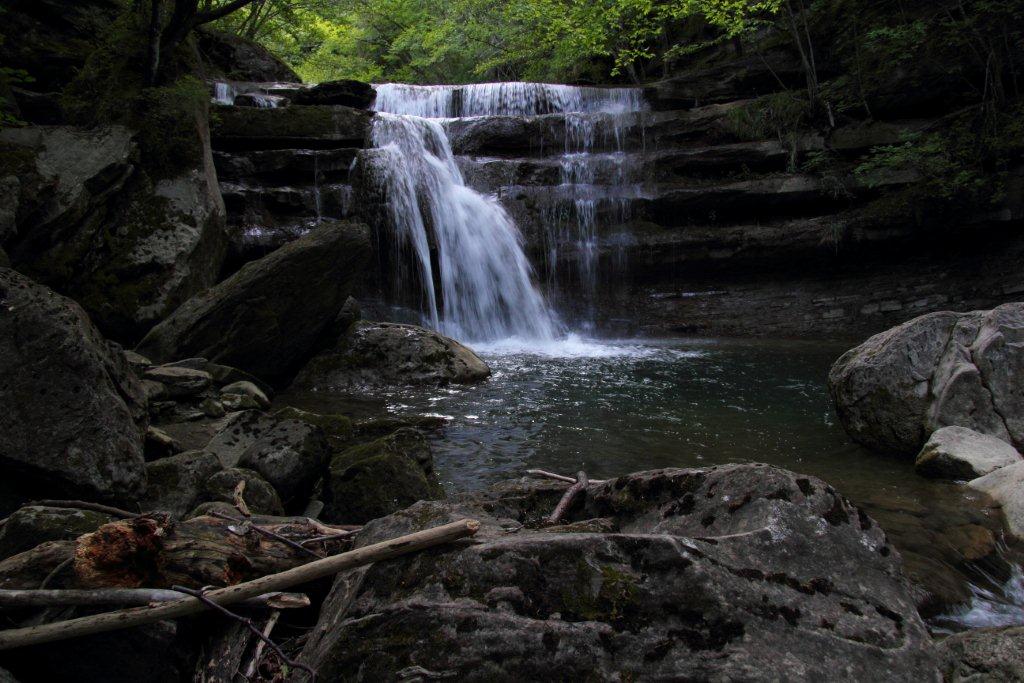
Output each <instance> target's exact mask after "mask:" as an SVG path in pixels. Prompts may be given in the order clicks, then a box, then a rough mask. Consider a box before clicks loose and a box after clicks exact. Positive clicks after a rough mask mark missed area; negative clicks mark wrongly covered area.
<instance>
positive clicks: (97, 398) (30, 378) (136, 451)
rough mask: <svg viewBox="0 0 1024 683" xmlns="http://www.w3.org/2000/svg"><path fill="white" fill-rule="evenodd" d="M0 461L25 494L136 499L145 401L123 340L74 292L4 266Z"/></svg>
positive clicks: (0, 286)
mask: <svg viewBox="0 0 1024 683" xmlns="http://www.w3.org/2000/svg"><path fill="white" fill-rule="evenodd" d="M0 406H3V409H2V410H0V467H2V469H3V472H4V478H5V479H7V482H6V483H7V484H14V483H15V482H18V483H19V484H20V488H21V492H22V493H24V495H25V496H26V498H28V497H32V496H38V495H39V493H45V494H47V495H45V496H39V497H50V498H56V497H60V496H62V495H65V496H69V497H84V498H91V499H107V500H115V501H116V500H121V501H124V500H132V499H135V498H137V497H138V496H139V495H140V494H141V493H142V491H143V488H144V487H145V483H146V470H145V460H144V459H143V435H144V432H145V428H146V424H145V423H146V404H145V394H144V392H143V388H142V385H141V384H140V383H139V381H138V380H137V379H136V377H135V375H134V374H133V373H132V371H131V369H130V368H129V367H128V363H127V361H126V360H125V357H124V354H123V353H122V352H121V349H120V347H118V346H117V345H116V344H112V343H111V342H108V341H107V340H106V339H104V338H103V337H102V336H101V335H100V333H99V332H98V331H97V330H96V328H95V327H94V326H93V324H92V323H91V322H90V321H89V318H88V316H86V314H85V312H84V311H83V310H82V309H81V308H80V307H79V306H78V305H77V304H76V303H74V302H73V301H71V300H70V299H66V298H65V297H62V296H60V295H59V294H56V293H55V292H53V291H52V290H50V289H49V288H47V287H44V286H42V285H40V284H37V283H35V282H33V281H32V280H29V279H28V278H26V277H24V276H23V275H21V274H19V273H16V272H15V271H13V270H10V269H8V268H0Z"/></svg>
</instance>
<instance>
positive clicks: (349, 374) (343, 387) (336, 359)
mask: <svg viewBox="0 0 1024 683" xmlns="http://www.w3.org/2000/svg"><path fill="white" fill-rule="evenodd" d="M490 374H491V370H490V368H488V367H487V364H486V363H484V362H483V360H481V359H480V357H479V356H477V355H476V354H475V353H473V351H472V350H471V349H469V348H468V347H466V346H463V345H462V344H460V343H459V342H457V341H455V340H454V339H450V338H449V337H445V336H444V335H442V334H438V333H437V332H434V331H432V330H428V329H426V328H423V327H418V326H416V325H403V324H398V323H372V322H365V321H360V322H357V323H355V324H354V325H352V326H351V327H349V329H348V331H347V332H346V333H345V334H343V335H342V336H341V338H340V339H339V340H338V342H337V343H336V344H335V346H334V347H333V348H331V349H328V350H326V351H324V352H322V353H320V354H319V355H317V356H316V357H315V358H313V360H311V361H310V362H309V363H308V364H307V365H306V367H305V368H303V370H302V372H301V373H300V374H299V376H298V377H297V378H296V381H295V385H296V386H297V387H300V388H307V389H318V390H326V391H340V392H347V391H353V390H361V389H377V388H382V387H390V386H401V385H410V384H436V385H445V384H469V383H472V382H478V381H480V380H482V379H486V378H487V377H488V376H489V375H490Z"/></svg>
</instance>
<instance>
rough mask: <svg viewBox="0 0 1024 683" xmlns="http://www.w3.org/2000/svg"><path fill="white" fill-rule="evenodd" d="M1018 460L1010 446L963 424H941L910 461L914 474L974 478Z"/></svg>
mask: <svg viewBox="0 0 1024 683" xmlns="http://www.w3.org/2000/svg"><path fill="white" fill-rule="evenodd" d="M1017 462H1021V456H1020V453H1018V452H1017V451H1016V450H1015V449H1014V448H1013V446H1011V445H1009V444H1008V443H1006V442H1005V441H1002V440H1000V439H997V438H995V437H993V436H986V435H985V434H979V433H977V432H975V431H972V430H970V429H966V428H964V427H943V428H942V429H939V430H937V431H936V432H935V433H934V434H932V435H931V436H930V437H929V438H928V442H927V443H926V444H925V445H924V448H922V449H921V452H920V453H919V454H918V456H917V461H916V462H915V463H914V469H915V470H916V471H917V473H918V474H922V475H924V476H926V477H933V478H939V479H963V480H967V479H975V478H977V477H981V476H984V475H986V474H988V473H989V472H992V471H993V470H997V469H999V468H1000V467H1006V466H1007V465H1012V464H1014V463H1017Z"/></svg>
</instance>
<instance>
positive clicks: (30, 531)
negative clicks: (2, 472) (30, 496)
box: [0, 505, 115, 580]
mask: <svg viewBox="0 0 1024 683" xmlns="http://www.w3.org/2000/svg"><path fill="white" fill-rule="evenodd" d="M113 521H115V518H113V517H111V516H110V515H105V514H103V513H101V512H94V511H92V510H75V509H71V508H54V507H42V506H38V505H31V506H28V507H23V508H21V509H19V510H17V511H16V512H15V513H14V514H12V515H11V516H10V517H8V518H7V522H6V523H5V524H4V525H3V528H2V529H0V560H3V559H6V558H8V557H11V556H12V555H17V554H18V553H22V552H25V551H26V550H31V549H32V548H34V547H36V546H37V545H39V544H40V543H44V542H46V541H71V540H74V539H76V538H78V537H79V536H81V535H82V534H87V533H90V532H93V531H96V529H98V528H100V527H101V526H103V525H104V524H107V523H109V522H113ZM40 580H42V578H40Z"/></svg>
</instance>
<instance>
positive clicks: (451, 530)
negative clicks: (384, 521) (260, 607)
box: [0, 519, 480, 650]
mask: <svg viewBox="0 0 1024 683" xmlns="http://www.w3.org/2000/svg"><path fill="white" fill-rule="evenodd" d="M479 528H480V523H479V522H477V521H476V520H472V519H464V520H460V521H458V522H451V523H450V524H445V525H444V526H440V527H434V528H433V529H427V530H425V531H419V532H416V533H414V534H409V535H407V536H401V537H399V538H395V539H392V540H390V541H383V542H381V543H375V544H373V545H369V546H366V547H364V548H358V549H356V550H350V551H349V552H346V553H342V554H340V555H335V556H333V557H326V558H324V559H322V560H315V561H313V562H310V563H309V564H306V565H303V566H300V567H294V568H292V569H288V570H286V571H283V572H280V573H278V574H273V575H270V576H264V577H261V578H258V579H254V580H252V581H247V582H245V583H240V584H238V585H234V586H228V587H227V588H218V589H215V590H211V591H209V592H207V593H204V595H203V597H204V599H205V600H206V601H208V602H212V603H214V604H217V605H222V606H226V605H231V604H235V603H238V602H241V601H243V600H248V599H249V598H253V597H256V596H257V595H262V594H264V593H270V592H275V591H283V590H285V589H286V588H291V587H292V586H296V585H299V584H302V583H307V582H309V581H314V580H316V579H320V578H323V577H325V576H330V575H332V574H337V573H338V572H341V571H344V570H346V569H352V568H354V567H360V566H363V565H366V564H370V563H373V562H381V561H384V560H390V559H392V558H395V557H399V556H401V555H406V554H408V553H412V552H416V551H419V550H423V549H424V548H430V547H432V546H435V545H440V544H443V543H450V542H452V541H456V540H459V539H461V538H466V537H468V536H472V535H473V534H475V533H476V532H477V530H478V529H479ZM206 609H207V606H206V604H204V602H203V601H201V600H198V599H196V598H187V599H184V600H178V601H175V602H169V603H164V604H160V605H156V606H148V607H134V608H131V609H127V610H119V611H117V612H107V613H105V614H96V615H92V616H88V617H80V618H78V619H70V620H67V621H61V622H56V623H52V624H43V625H40V626H30V627H26V628H16V629H10V630H7V631H0V650H9V649H12V648H16V647H25V646H28V645H38V644H41V643H49V642H53V641H57V640H65V639H68V638H77V637H80V636H85V635H90V634H93V633H105V632H107V631H116V630H118V629H123V628H131V627H133V626H141V625H143V624H151V623H154V622H157V621H163V620H165V619H177V618H179V617H184V616H188V615H191V614H197V613H200V612H203V611H205V610H206Z"/></svg>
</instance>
